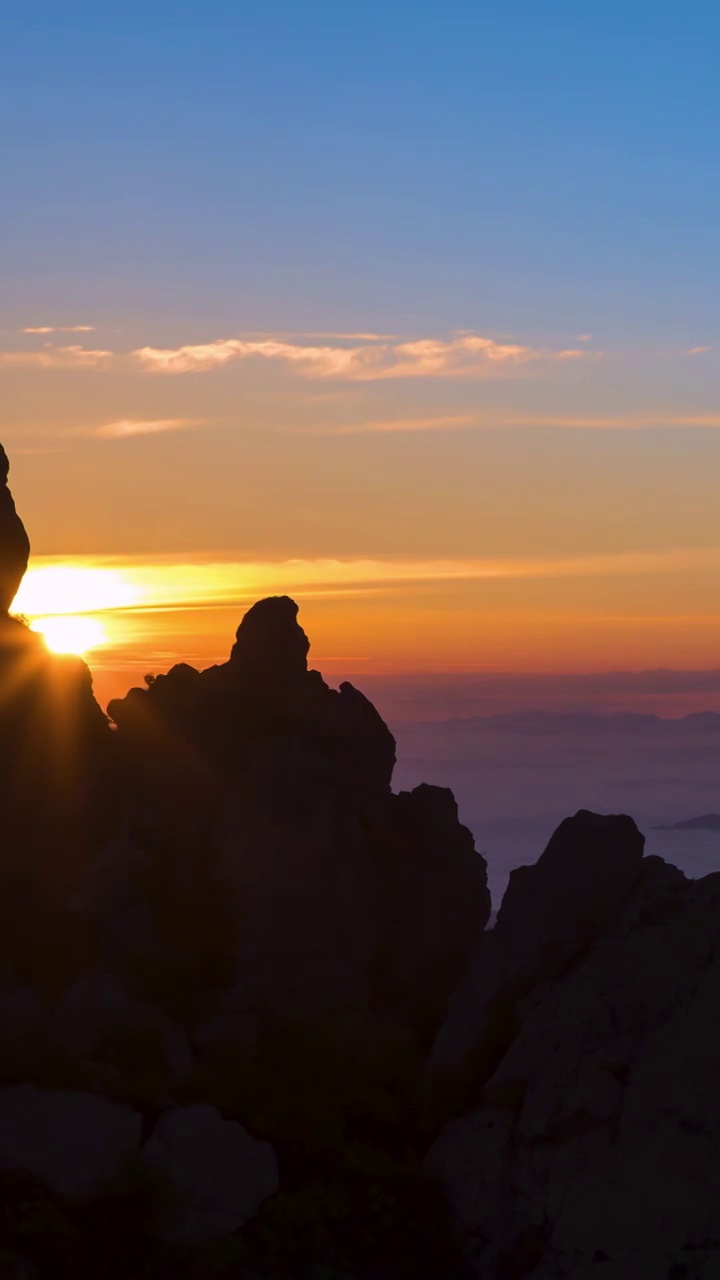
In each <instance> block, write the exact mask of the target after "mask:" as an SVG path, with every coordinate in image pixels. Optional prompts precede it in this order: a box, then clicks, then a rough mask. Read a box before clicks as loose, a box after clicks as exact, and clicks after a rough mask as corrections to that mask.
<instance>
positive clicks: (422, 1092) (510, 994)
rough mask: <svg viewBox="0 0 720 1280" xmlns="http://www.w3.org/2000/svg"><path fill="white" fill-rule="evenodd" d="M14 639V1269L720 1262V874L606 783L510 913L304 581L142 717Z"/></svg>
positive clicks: (8, 919) (7, 721)
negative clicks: (309, 624) (337, 657)
mask: <svg viewBox="0 0 720 1280" xmlns="http://www.w3.org/2000/svg"><path fill="white" fill-rule="evenodd" d="M7 497H8V501H9V502H10V506H12V500H11V499H9V495H7ZM7 510H8V511H9V510H10V508H9V507H8V508H7ZM13 514H14V508H13ZM0 534H1V529H0ZM11 542H12V539H10V540H9V541H8V545H10V544H11ZM1 544H2V538H1V537H0V559H1V556H2V545H1ZM17 547H18V548H19V550H18V554H17V558H16V560H15V561H13V563H14V564H15V565H16V568H15V570H13V572H16V573H17V572H20V573H21V572H22V568H21V567H20V566H21V565H22V557H23V554H25V555H26V552H25V553H23V552H22V543H21V541H20V540H19V541H18V543H17ZM11 561H12V557H11V556H9V555H8V557H7V563H8V564H10V563H11ZM8 572H10V571H8ZM6 582H7V584H8V585H7V591H9V590H10V585H9V583H10V578H9V577H6ZM1 603H2V602H1V601H0V605H1ZM0 640H4V643H0V695H1V696H0V751H1V752H2V759H3V769H2V771H0V815H1V820H2V836H3V842H2V849H1V850H0V1210H1V1212H0V1277H5V1276H7V1277H8V1280H10V1277H15V1278H16V1280H19V1278H20V1277H24V1278H25V1280H55V1278H56V1277H57V1276H58V1275H59V1274H63V1275H65V1274H68V1275H73V1277H74V1278H75V1280H91V1278H92V1280H96V1278H97V1276H99V1275H102V1276H104V1277H107V1280H127V1277H128V1276H137V1277H138V1278H140V1277H142V1280H150V1278H151V1277H159V1278H166V1277H169V1276H172V1277H173V1280H199V1277H201V1276H202V1277H204V1276H206V1275H213V1276H215V1277H216V1278H217V1280H231V1278H233V1280H234V1278H236V1277H239V1276H240V1275H242V1276H243V1277H245V1276H248V1277H252V1280H310V1277H312V1276H317V1275H321V1274H322V1275H327V1276H337V1277H338V1278H339V1277H342V1280H389V1278H390V1277H392V1280H440V1277H443V1280H445V1278H446V1277H447V1278H448V1280H468V1278H469V1277H473V1276H474V1277H477V1280H513V1278H517V1280H519V1277H527V1278H528V1280H530V1277H532V1280H581V1278H582V1277H585V1278H587V1280H645V1278H647V1280H661V1277H662V1280H670V1278H671V1277H672V1280H675V1278H676V1277H677V1278H678V1280H679V1278H680V1277H683V1278H684V1280H712V1277H714V1276H716V1275H718V1274H720V1238H719V1237H718V1228H717V1218H718V1214H717V1203H718V1197H719V1195H720V1159H719V1158H718V1154H717V1153H718V1149H720V1111H719V1109H718V1104H717V1066H718V1061H720V1033H719V1032H718V1030H717V1028H718V1019H717V1003H718V997H719V996H720V926H719V922H720V875H717V876H708V877H706V878H705V879H704V880H701V881H699V882H696V883H693V882H690V881H688V880H686V879H685V877H684V876H683V875H682V874H681V873H680V872H679V871H677V870H676V869H675V868H674V867H671V866H668V865H667V864H666V863H665V862H663V861H662V860H661V859H659V858H645V857H643V844H644V841H643V837H642V835H641V834H640V832H639V831H638V829H637V827H636V826H635V824H634V822H633V821H632V820H631V819H630V818H628V817H624V816H621V817H618V816H610V817H601V816H599V815H597V814H592V813H588V812H586V811H581V812H580V813H578V814H576V815H575V817H574V818H569V819H567V820H566V821H565V822H563V823H562V824H561V825H560V827H559V828H558V830H557V831H556V832H555V834H554V835H553V837H552V839H551V840H550V842H549V844H548V846H547V849H546V850H545V852H544V853H543V855H542V856H541V857H540V859H539V860H538V862H537V863H536V864H535V865H534V866H532V867H522V868H520V869H519V870H517V871H515V872H513V874H512V876H511V879H510V884H509V886H508V889H507V892H506V894H505V898H504V900H503V902H502V905H501V907H500V910H499V913H498V917H497V921H496V924H495V927H494V928H493V929H492V930H488V929H487V924H488V920H489V916H490V899H489V894H488V889H487V877H486V864H485V862H484V860H483V859H482V858H481V857H480V855H479V854H478V853H477V852H476V851H475V848H474V843H473V839H472V836H471V834H470V832H469V831H468V830H467V829H466V828H465V827H463V826H462V825H461V824H460V822H459V819H458V813H457V807H456V805H455V801H454V799H453V796H452V794H451V793H450V792H449V791H446V790H444V789H442V788H438V787H433V786H427V785H423V786H420V787H417V788H416V789H415V790H414V791H412V792H401V793H399V794H394V793H393V792H392V790H391V780H392V772H393V766H394V761H395V743H394V741H393V738H392V735H391V733H390V732H389V730H388V728H387V727H386V725H385V724H384V723H383V721H382V719H381V717H380V716H379V715H378V713H377V711H376V710H375V708H374V707H373V706H372V705H371V703H369V702H368V701H367V699H366V698H364V697H363V695H362V694H361V693H359V692H358V691H357V690H356V689H354V688H353V687H352V686H351V685H349V684H344V685H342V686H341V688H340V690H337V691H336V690H333V689H331V688H329V687H328V686H327V684H326V683H325V682H324V680H323V679H322V677H321V675H320V674H319V673H318V672H316V671H312V670H308V666H307V655H308V649H309V644H308V640H307V637H306V636H305V633H304V632H303V630H302V629H301V627H300V626H299V624H298V621H297V606H296V605H295V604H294V602H293V601H292V600H289V599H288V598H287V597H278V598H274V599H270V600H264V601H261V602H259V603H258V604H257V605H255V606H254V607H253V608H252V609H250V610H249V611H248V612H247V614H246V615H245V617H244V618H243V620H242V622H241V624H240V627H239V629H238V632H237V640H236V643H235V646H234V648H233V650H232V653H231V656H230V659H229V661H228V662H226V663H223V664H221V665H219V666H216V667H212V668H210V669H209V670H207V671H196V670H195V669H194V668H192V667H190V666H187V665H185V664H181V665H178V666H175V667H173V669H172V670H171V671H170V672H169V673H168V674H167V675H164V676H158V678H157V679H156V680H154V681H151V682H149V684H148V687H147V688H145V689H134V690H131V691H130V693H129V694H128V695H127V697H126V698H123V699H119V700H117V701H116V702H114V703H113V704H112V706H111V709H110V710H111V713H112V718H113V720H114V722H115V725H116V729H115V731H113V730H111V728H110V726H109V724H108V722H107V720H106V718H105V717H104V716H103V714H102V712H101V711H100V709H99V708H98V706H97V704H96V703H95V700H94V698H93V694H92V685H91V681H90V676H89V673H88V672H87V668H86V667H85V666H84V664H82V663H79V662H77V661H75V660H69V661H65V660H61V659H56V658H52V657H51V656H50V655H49V654H47V652H46V651H45V649H44V647H43V645H42V641H41V640H40V638H39V637H37V636H35V635H34V634H32V633H30V632H28V631H27V629H26V628H25V627H23V626H22V625H21V624H20V623H19V622H16V621H13V620H12V619H10V618H9V617H8V616H7V615H6V614H4V615H3V614H2V612H1V611H0Z"/></svg>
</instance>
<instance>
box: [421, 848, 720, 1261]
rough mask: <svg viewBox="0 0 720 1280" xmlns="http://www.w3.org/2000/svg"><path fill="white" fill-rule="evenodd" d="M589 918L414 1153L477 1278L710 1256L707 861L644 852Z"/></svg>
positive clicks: (717, 972) (717, 908) (710, 895)
mask: <svg viewBox="0 0 720 1280" xmlns="http://www.w3.org/2000/svg"><path fill="white" fill-rule="evenodd" d="M538 865H539V864H538ZM527 874H528V876H529V872H528V873H527ZM593 932H594V936H593V938H592V939H591V940H590V941H589V944H588V942H585V943H584V945H583V946H582V947H581V948H580V949H579V950H578V951H577V952H576V954H575V956H574V958H573V960H572V962H571V963H569V964H568V963H566V964H564V966H563V969H562V971H561V972H558V971H557V970H556V971H555V973H554V975H553V976H552V977H551V978H549V979H548V978H547V977H546V978H545V980H544V981H543V980H542V979H541V981H540V983H539V985H538V986H537V987H536V988H535V990H534V991H533V992H532V993H531V998H530V999H529V1001H528V1003H527V1005H526V1012H525V1013H524V1016H522V1017H520V1018H519V1019H518V1020H517V1022H516V1025H515V1027H514V1031H513V1034H512V1036H511V1038H510V1041H509V1043H508V1044H507V1045H506V1046H505V1049H504V1052H503V1053H502V1055H501V1056H500V1061H499V1062H498V1063H497V1065H495V1068H494V1070H493V1071H492V1073H491V1074H490V1075H489V1077H488V1078H487V1079H484V1080H480V1081H478V1083H477V1087H476V1091H475V1092H476V1098H477V1104H478V1105H477V1108H476V1109H475V1110H474V1111H472V1112H471V1113H470V1114H469V1115H467V1116H466V1117H464V1118H461V1119H456V1120H453V1121H452V1122H450V1123H449V1124H448V1125H447V1126H446V1128H445V1129H444V1130H443V1132H442V1133H441V1135H440V1137H439V1138H438V1139H437V1141H436V1142H435V1144H434V1145H433V1147H432V1150H431V1151H430V1154H429V1156H428V1160H427V1167H428V1169H429V1170H430V1171H431V1172H432V1173H433V1174H434V1175H435V1176H436V1177H437V1178H438V1179H439V1180H440V1182H441V1183H442V1185H443V1186H444V1188H445V1191H446V1193H447V1195H448V1198H449V1201H450V1203H451V1205H452V1207H453V1210H454V1212H455V1216H456V1223H457V1229H458V1233H459V1236H460V1238H461V1240H462V1242H463V1247H464V1249H465V1252H466V1255H467V1257H468V1260H469V1262H470V1264H471V1273H472V1275H474V1276H477V1277H478V1278H479V1280H480V1278H482V1280H484V1278H485V1277H487V1280H490V1278H491V1277H493V1278H494V1277H496V1276H499V1275H504V1274H508V1275H509V1274H513V1275H515V1274H517V1275H527V1276H533V1277H537V1280H541V1278H542V1280H545V1278H547V1280H551V1278H557V1280H564V1278H567V1280H570V1278H571V1277H572V1278H573V1280H574V1278H575V1277H579V1276H582V1277H586V1276H587V1277H588V1278H589V1277H593V1280H594V1277H597V1280H604V1278H605V1277H608V1278H612V1280H615V1277H617V1280H621V1278H624V1277H626V1276H627V1277H637V1278H638V1280H645V1278H646V1277H647V1280H652V1278H654V1277H660V1276H663V1277H666V1276H683V1277H688V1278H689V1277H695V1278H700V1277H703V1278H704V1277H710V1276H714V1275H716V1274H718V1273H720V1238H719V1237H718V1232H717V1209H716V1205H717V1197H718V1192H719V1190H720V1162H719V1161H718V1158H717V1143H718V1139H719V1138H720V1112H719V1111H718V1107H717V1102H716V1089H715V1081H716V1073H717V1064H718V1062H719V1061H720V1042H719V1041H718V1036H717V1034H716V1021H717V1020H716V1018H715V1017H714V1013H713V1012H712V1011H713V1010H714V1009H715V1007H716V1003H717V999H718V994H720V985H719V984H720V875H713V876H708V877H706V879H705V880H702V881H699V882H697V883H693V882H690V881H687V880H686V879H685V877H684V876H683V875H682V874H681V873H680V872H678V871H677V870H676V869H675V868H673V867H670V866H668V865H667V864H665V863H664V862H663V861H662V860H661V859H658V858H647V859H645V860H644V861H643V863H642V864H640V866H639V868H638V873H637V874H635V876H634V883H633V885H632V887H631V890H630V892H629V893H628V894H627V895H626V896H625V897H624V899H623V900H622V901H621V902H620V903H618V904H617V905H616V909H615V910H614V911H613V912H612V914H611V915H610V916H608V915H606V916H605V921H604V925H603V926H602V927H601V928H600V929H599V930H598V929H597V920H596V921H595V922H594V928H593ZM541 974H542V970H541V969H539V970H538V975H539V976H541ZM478 1012H479V1014H480V1018H481V1021H482V1009H479V1010H478Z"/></svg>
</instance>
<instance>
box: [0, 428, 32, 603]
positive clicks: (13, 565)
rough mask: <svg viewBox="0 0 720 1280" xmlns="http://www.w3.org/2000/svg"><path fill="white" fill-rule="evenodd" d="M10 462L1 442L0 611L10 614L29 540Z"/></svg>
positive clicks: (24, 567) (26, 559)
mask: <svg viewBox="0 0 720 1280" xmlns="http://www.w3.org/2000/svg"><path fill="white" fill-rule="evenodd" d="M9 472H10V463H9V462H8V458H7V454H6V453H5V450H4V449H3V447H2V445H0V613H7V611H8V609H9V608H10V605H11V604H12V602H13V600H14V599H15V596H16V595H17V592H18V587H19V586H20V583H21V582H22V580H23V576H24V574H25V570H26V569H27V565H28V559H29V556H30V539H29V538H28V536H27V533H26V532H25V526H24V524H23V522H22V520H21V519H20V517H19V515H18V514H17V512H16V510H15V503H14V502H13V496H12V494H11V492H10V490H9V488H8V474H9Z"/></svg>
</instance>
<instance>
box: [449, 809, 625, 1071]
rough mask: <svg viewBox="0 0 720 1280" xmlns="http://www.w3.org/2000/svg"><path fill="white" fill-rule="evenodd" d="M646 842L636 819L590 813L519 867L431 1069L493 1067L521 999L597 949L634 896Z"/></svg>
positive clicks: (456, 1000) (455, 1002) (569, 822)
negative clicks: (622, 907)
mask: <svg viewBox="0 0 720 1280" xmlns="http://www.w3.org/2000/svg"><path fill="white" fill-rule="evenodd" d="M644 844H645V838H644V836H642V835H641V834H640V832H639V831H638V829H637V827H636V826H635V823H634V822H633V821H632V818H627V817H624V816H621V817H600V816H599V815H598V814H595V813H588V812H587V811H586V810H581V811H580V813H577V814H576V815H575V817H574V818H566V819H565V821H564V822H563V823H561V825H560V826H559V827H558V829H557V831H556V832H555V834H554V835H553V837H552V839H551V840H550V843H549V844H548V846H547V848H546V850H545V852H544V853H543V855H542V857H541V858H539V859H538V861H537V863H535V865H534V866H531V867H519V868H517V869H516V870H515V871H513V872H512V873H511V875H510V882H509V884H508V887H507V890H506V892H505V896H504V898H503V901H502V905H501V907H500V911H499V912H498V917H497V921H496V923H495V927H494V928H493V929H492V930H491V931H490V932H489V933H486V934H483V935H482V936H481V937H480V938H479V939H478V944H477V950H476V953H475V956H474V958H473V962H472V964H471V966H470V968H469V970H468V972H467V974H466V976H465V978H464V979H463V981H462V983H461V985H460V987H459V988H458V990H457V991H456V992H455V994H454V996H453V998H452V1002H451V1004H450V1010H449V1014H448V1018H447V1020H446V1022H445V1025H444V1026H443V1027H442V1029H441V1031H440V1034H439V1036H438V1039H437V1041H436V1043H435V1045H434V1048H433V1051H432V1053H431V1055H430V1060H429V1064H428V1072H429V1074H430V1075H432V1074H434V1073H446V1074H448V1075H450V1076H451V1077H452V1076H453V1074H458V1073H459V1074H460V1075H465V1074H468V1073H469V1074H470V1075H471V1076H472V1075H474V1074H475V1075H476V1074H477V1072H478V1071H479V1072H480V1073H481V1074H482V1072H483V1071H487V1068H488V1065H490V1064H492V1063H493V1060H494V1059H495V1058H496V1057H497V1055H498V1054H499V1053H501V1052H502V1051H503V1049H504V1047H505V1045H504V1041H503V1028H502V1023H503V1021H505V1022H507V1021H508V1020H510V1023H511V1025H512V1020H513V1019H514V1018H515V1017H517V1016H519V1006H520V1002H522V1001H523V1000H524V999H526V998H527V997H528V995H529V993H531V992H532V991H533V989H542V986H543V984H544V983H547V982H548V981H554V980H555V979H557V978H558V977H559V976H560V975H561V974H562V973H563V972H564V971H565V970H566V969H567V968H568V966H570V965H571V964H573V963H574V962H575V961H576V959H577V957H578V956H580V955H582V954H583V952H584V951H586V950H587V948H588V946H590V945H591V944H592V943H593V942H594V941H595V939H596V938H597V936H598V934H599V933H600V932H601V930H602V929H603V927H604V925H605V924H606V923H607V921H608V920H609V919H611V918H612V915H613V913H614V912H615V911H616V910H617V909H618V907H619V906H620V905H621V904H622V902H623V901H624V900H625V898H626V897H627V895H628V894H629V893H630V891H631V889H632V888H633V886H634V884H635V882H636V881H637V879H638V877H639V876H640V873H641V867H642V855H643V847H644ZM509 1031H510V1027H508V1028H506V1030H505V1034H508V1033H509Z"/></svg>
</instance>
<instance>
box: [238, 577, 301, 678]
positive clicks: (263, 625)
mask: <svg viewBox="0 0 720 1280" xmlns="http://www.w3.org/2000/svg"><path fill="white" fill-rule="evenodd" d="M297 615H298V607H297V605H296V603H295V601H294V600H291V599H290V597H289V596H270V597H268V599H266V600H259V601H258V603H257V604H255V605H253V606H252V608H251V609H248V611H247V613H246V614H245V617H244V618H243V620H242V622H241V623H240V626H239V627H238V631H237V641H236V643H235V645H234V646H233V651H232V655H231V662H232V665H233V668H234V669H235V670H236V671H238V673H242V675H243V676H244V677H246V678H249V679H252V680H255V681H260V682H264V681H267V680H271V681H277V680H278V679H279V680H281V681H286V680H294V679H297V678H298V677H300V678H302V677H303V676H304V675H305V673H306V671H307V655H308V650H309V648H310V641H309V640H308V638H307V636H306V635H305V632H304V631H303V629H302V627H301V626H300V623H299V622H298V620H297Z"/></svg>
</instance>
